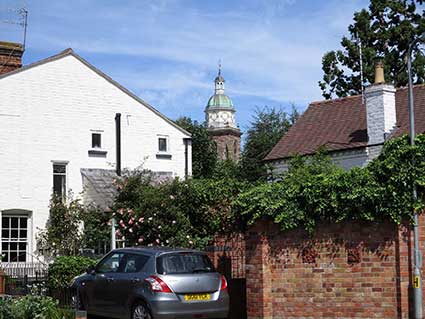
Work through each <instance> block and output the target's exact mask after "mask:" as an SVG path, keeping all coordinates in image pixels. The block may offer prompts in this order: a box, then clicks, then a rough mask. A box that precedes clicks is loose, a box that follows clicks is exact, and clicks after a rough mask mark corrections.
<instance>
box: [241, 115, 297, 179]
mask: <svg viewBox="0 0 425 319" xmlns="http://www.w3.org/2000/svg"><path fill="white" fill-rule="evenodd" d="M298 117H299V114H298V112H297V110H296V109H295V108H293V109H292V113H291V114H287V113H286V112H284V111H282V110H278V109H275V108H270V107H264V108H262V109H257V110H256V112H255V116H254V118H253V120H252V122H251V124H250V128H249V129H248V131H247V133H246V134H247V138H246V143H245V148H244V151H243V153H242V158H241V162H240V175H241V177H242V178H243V179H245V180H248V181H258V180H265V179H266V177H267V169H268V167H267V165H266V163H265V162H264V161H263V160H264V158H265V157H266V155H267V154H268V153H269V152H270V151H271V150H272V148H273V147H274V146H275V145H276V143H277V142H278V141H279V140H280V139H281V138H282V136H283V135H284V134H285V133H286V132H287V131H288V130H289V128H290V127H291V126H292V125H293V124H294V123H295V121H296V120H297V119H298Z"/></svg>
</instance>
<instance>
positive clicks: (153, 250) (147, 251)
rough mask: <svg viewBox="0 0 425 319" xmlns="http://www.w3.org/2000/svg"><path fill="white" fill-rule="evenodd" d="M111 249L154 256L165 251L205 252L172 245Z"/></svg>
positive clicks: (165, 252)
mask: <svg viewBox="0 0 425 319" xmlns="http://www.w3.org/2000/svg"><path fill="white" fill-rule="evenodd" d="M113 251H116V252H120V251H121V252H127V253H143V254H148V255H155V256H159V255H162V254H167V253H180V252H182V253H184V252H186V253H187V252H190V253H198V254H205V253H204V252H202V251H199V250H195V249H187V248H172V247H146V246H139V247H126V248H117V249H114V250H113Z"/></svg>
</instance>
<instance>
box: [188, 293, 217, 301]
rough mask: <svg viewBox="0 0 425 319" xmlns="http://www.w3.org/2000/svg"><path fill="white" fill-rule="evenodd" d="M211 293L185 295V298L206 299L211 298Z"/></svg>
mask: <svg viewBox="0 0 425 319" xmlns="http://www.w3.org/2000/svg"><path fill="white" fill-rule="evenodd" d="M210 299H211V295H210V294H196V295H184V300H186V301H204V300H210Z"/></svg>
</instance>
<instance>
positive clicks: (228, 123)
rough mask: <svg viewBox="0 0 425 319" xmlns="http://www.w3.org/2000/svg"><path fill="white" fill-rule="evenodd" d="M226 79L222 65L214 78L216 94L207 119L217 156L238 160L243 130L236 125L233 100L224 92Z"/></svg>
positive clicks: (206, 116)
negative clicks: (222, 72) (222, 73)
mask: <svg viewBox="0 0 425 319" xmlns="http://www.w3.org/2000/svg"><path fill="white" fill-rule="evenodd" d="M224 83H225V80H224V78H223V77H222V75H221V65H220V66H219V69H218V75H217V77H216V78H215V80H214V86H215V90H214V95H213V96H211V97H210V99H209V100H208V104H207V106H206V108H205V121H206V123H207V128H208V132H209V133H210V135H211V136H212V138H213V140H214V141H215V142H216V144H217V156H218V158H219V159H220V160H226V159H230V160H234V161H238V160H239V158H240V153H241V147H240V145H241V135H242V133H241V131H240V130H239V127H238V126H237V125H236V121H235V113H236V110H235V108H234V107H233V103H232V100H231V99H230V98H229V97H228V96H227V95H225V94H224Z"/></svg>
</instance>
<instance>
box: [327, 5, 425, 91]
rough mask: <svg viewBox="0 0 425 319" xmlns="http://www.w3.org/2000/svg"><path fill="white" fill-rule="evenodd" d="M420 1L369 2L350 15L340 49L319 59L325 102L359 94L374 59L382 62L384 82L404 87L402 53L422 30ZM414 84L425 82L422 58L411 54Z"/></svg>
mask: <svg viewBox="0 0 425 319" xmlns="http://www.w3.org/2000/svg"><path fill="white" fill-rule="evenodd" d="M422 3H423V1H422V0H416V1H415V0H403V1H394V0H371V2H370V5H369V8H368V9H362V10H361V11H359V12H356V13H354V22H353V23H352V24H350V25H349V26H348V31H349V34H350V35H349V36H348V37H346V36H344V37H343V38H342V40H341V45H342V49H339V50H334V51H330V52H327V53H326V54H325V55H324V56H323V59H322V70H323V72H324V75H323V80H322V81H320V82H319V86H320V88H321V90H322V94H323V96H324V97H325V98H326V99H331V98H333V97H334V96H337V97H343V96H347V95H354V94H360V93H361V87H362V84H363V85H365V84H368V83H373V81H374V65H375V62H376V60H377V59H380V60H382V61H383V63H384V70H385V79H386V81H387V82H389V83H391V82H392V83H393V84H394V85H395V86H396V87H399V86H404V85H406V84H407V81H408V80H407V70H406V54H407V50H408V46H409V43H410V42H411V41H412V40H413V39H414V37H415V36H419V35H420V34H422V33H423V32H424V31H425V10H419V9H418V8H417V6H416V5H417V4H422ZM359 42H360V43H361V46H362V62H363V74H364V83H361V78H360V54H359V52H360V51H359V45H358V43H359ZM412 66H413V73H414V75H415V82H416V83H423V82H424V81H425V57H424V54H423V53H422V52H420V50H415V51H414V57H413V60H412Z"/></svg>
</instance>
